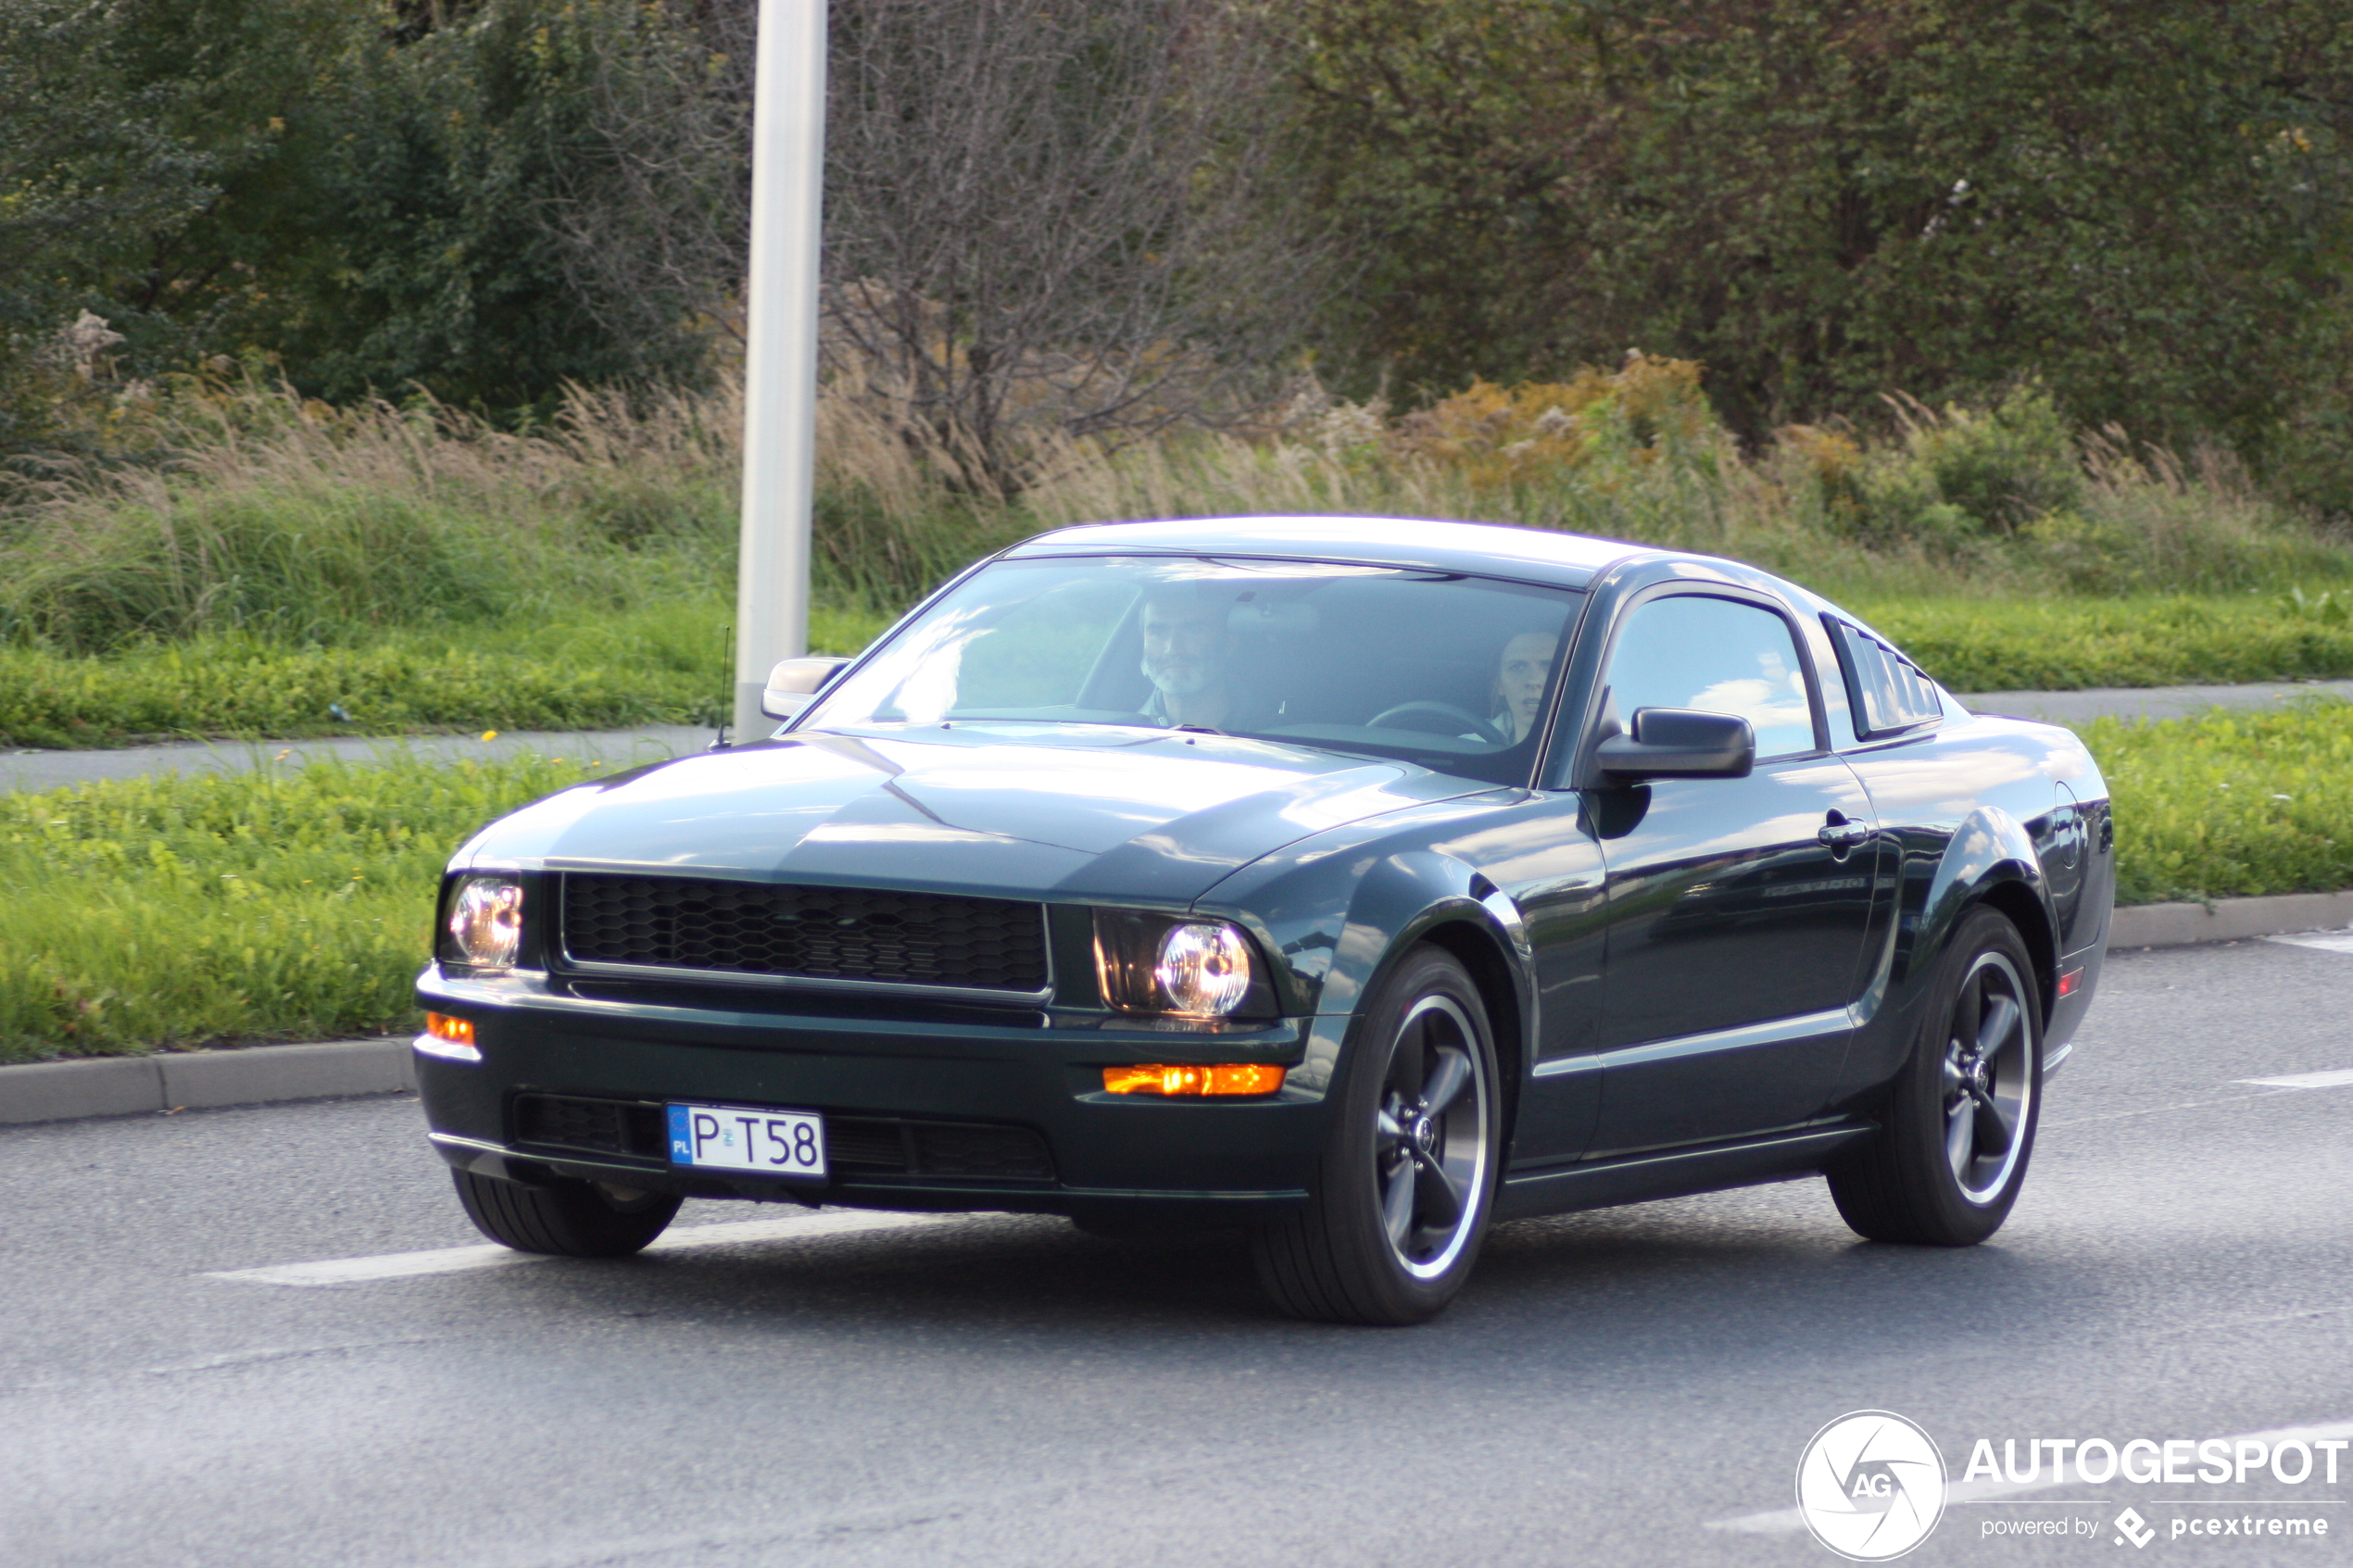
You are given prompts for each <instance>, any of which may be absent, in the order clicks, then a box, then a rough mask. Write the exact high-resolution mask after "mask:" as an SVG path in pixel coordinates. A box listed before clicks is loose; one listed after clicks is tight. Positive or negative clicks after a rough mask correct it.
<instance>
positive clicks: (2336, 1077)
mask: <svg viewBox="0 0 2353 1568" xmlns="http://www.w3.org/2000/svg"><path fill="white" fill-rule="evenodd" d="M2239 1082H2240V1083H2242V1084H2260V1085H2263V1086H2264V1087H2265V1088H2267V1089H2342V1088H2345V1087H2346V1086H2347V1085H2353V1067H2339V1068H2336V1069H2334V1071H2331V1072H2327V1073H2289V1074H2287V1076H2285V1077H2284V1078H2242V1079H2240V1080H2239Z"/></svg>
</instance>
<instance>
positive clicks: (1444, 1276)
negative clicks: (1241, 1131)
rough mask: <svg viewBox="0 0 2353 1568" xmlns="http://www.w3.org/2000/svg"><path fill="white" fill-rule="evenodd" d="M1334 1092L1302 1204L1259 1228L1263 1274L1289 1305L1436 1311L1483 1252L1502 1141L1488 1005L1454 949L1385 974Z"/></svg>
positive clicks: (1388, 1319)
mask: <svg viewBox="0 0 2353 1568" xmlns="http://www.w3.org/2000/svg"><path fill="white" fill-rule="evenodd" d="M1334 1101H1335V1106H1334V1118H1333V1124H1332V1128H1331V1131H1330V1134H1329V1135H1328V1138H1327V1143H1326V1145H1325V1148H1324V1155H1323V1160H1322V1161H1321V1163H1320V1165H1319V1166H1318V1169H1317V1173H1316V1181H1315V1188H1314V1190H1313V1192H1312V1193H1311V1195H1310V1196H1309V1198H1308V1200H1307V1204H1306V1207H1305V1208H1304V1209H1302V1210H1301V1211H1300V1212H1299V1213H1297V1214H1296V1215H1293V1216H1292V1217H1290V1219H1287V1220H1284V1221H1282V1222H1280V1223H1276V1224H1273V1225H1268V1226H1265V1227H1262V1228H1261V1229H1260V1230H1258V1231H1257V1232H1256V1233H1255V1234H1254V1235H1253V1236H1252V1253H1253V1254H1254V1256H1255V1258H1256V1260H1257V1263H1258V1277H1259V1280H1260V1283H1262V1284H1263V1285H1264V1286H1265V1287H1266V1294H1267V1295H1268V1296H1269V1297H1270V1298H1273V1300H1274V1303H1275V1305H1276V1306H1277V1307H1278V1308H1280V1309H1281V1310H1282V1311H1286V1312H1288V1313H1290V1315H1291V1316H1293V1317H1300V1318H1309V1319H1314V1320H1316V1321H1319V1322H1324V1323H1381V1324H1399V1323H1421V1322H1423V1321H1425V1320H1427V1319H1428V1318H1432V1317H1435V1316H1436V1315H1437V1314H1438V1313H1439V1312H1440V1311H1443V1310H1444V1308H1445V1306H1446V1303H1447V1302H1449V1301H1451V1300H1453V1298H1454V1293H1455V1292H1456V1291H1458V1290H1460V1289H1461V1288H1462V1286H1463V1282H1464V1281H1465V1280H1466V1279H1467V1278H1469V1276H1470V1272H1471V1265H1472V1264H1473V1263H1474V1262H1475V1261H1477V1260H1478V1248H1479V1242H1480V1241H1481V1239H1482V1238H1483V1237H1484V1236H1485V1235H1486V1231H1487V1218H1488V1213H1489V1211H1490V1210H1491V1209H1492V1208H1493V1206H1494V1201H1495V1185H1496V1181H1497V1179H1498V1177H1497V1173H1498V1171H1499V1170H1500V1169H1501V1167H1502V1163H1503V1153H1504V1147H1503V1146H1504V1137H1503V1133H1504V1116H1503V1093H1502V1085H1501V1084H1500V1083H1499V1082H1498V1078H1497V1073H1496V1067H1495V1045H1494V1041H1493V1040H1492V1039H1491V1037H1490V1035H1489V1031H1488V1023H1487V1010H1486V1005H1485V1002H1484V1001H1483V999H1482V998H1481V997H1480V996H1479V993H1478V986H1477V985H1475V984H1473V982H1472V980H1471V977H1470V975H1469V974H1468V973H1467V972H1465V970H1464V969H1463V966H1462V965H1461V964H1459V963H1457V962H1456V961H1455V960H1454V959H1453V957H1452V956H1451V955H1449V954H1447V953H1445V952H1443V951H1441V950H1440V949H1439V948H1436V947H1416V948H1415V949H1414V950H1413V951H1412V952H1410V953H1408V954H1406V956H1405V958H1404V959H1403V961H1401V962H1400V963H1399V964H1398V966H1397V968H1396V970H1395V971H1394V972H1391V974H1390V977H1389V979H1388V980H1387V981H1386V982H1384V983H1383V985H1382V986H1381V989H1380V991H1379V993H1378V996H1377V997H1375V998H1374V1000H1373V1002H1372V1004H1371V1006H1369V1007H1368V1008H1367V1009H1366V1010H1365V1019H1364V1024H1363V1027H1362V1029H1361V1030H1360V1032H1359V1034H1358V1036H1357V1039H1356V1043H1355V1044H1354V1045H1353V1047H1351V1048H1350V1051H1349V1058H1348V1060H1347V1061H1346V1062H1345V1063H1344V1064H1343V1065H1342V1067H1341V1071H1340V1084H1339V1085H1338V1086H1337V1088H1336V1089H1335V1090H1334ZM1401 1211H1402V1218H1401Z"/></svg>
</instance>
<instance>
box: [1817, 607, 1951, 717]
mask: <svg viewBox="0 0 2353 1568" xmlns="http://www.w3.org/2000/svg"><path fill="white" fill-rule="evenodd" d="M1822 624H1823V625H1825V626H1827V627H1828V628H1829V629H1830V633H1831V643H1832V645H1834V646H1836V647H1837V649H1838V667H1839V672H1840V674H1841V675H1842V676H1843V677H1844V679H1845V682H1846V696H1847V701H1848V702H1849V703H1850V704H1851V705H1852V709H1853V712H1854V717H1855V734H1856V736H1857V737H1858V738H1859V739H1862V740H1879V739H1881V738H1882V737H1884V736H1887V735H1894V734H1904V733H1906V731H1910V730H1919V729H1925V728H1927V727H1928V726H1929V725H1931V724H1934V723H1937V722H1939V721H1942V720H1943V718H1944V699H1943V698H1942V697H1940V696H1938V695H1937V691H1936V684H1935V683H1934V682H1932V681H1931V680H1930V679H1929V678H1928V677H1927V676H1926V675H1924V674H1922V673H1921V672H1920V668H1919V665H1917V664H1914V663H1913V662H1912V661H1911V660H1910V659H1906V658H1905V657H1904V656H1903V655H1902V654H1900V653H1898V652H1896V651H1895V649H1894V648H1893V647H1891V646H1888V645H1887V644H1885V643H1883V642H1881V641H1880V640H1879V639H1878V638H1877V637H1874V636H1872V635H1871V634H1870V633H1869V632H1866V631H1864V630H1863V629H1862V628H1861V627H1859V626H1856V625H1855V624H1853V623H1852V622H1849V621H1841V620H1840V619H1839V618H1838V617H1836V616H1834V615H1826V616H1824V617H1822Z"/></svg>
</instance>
